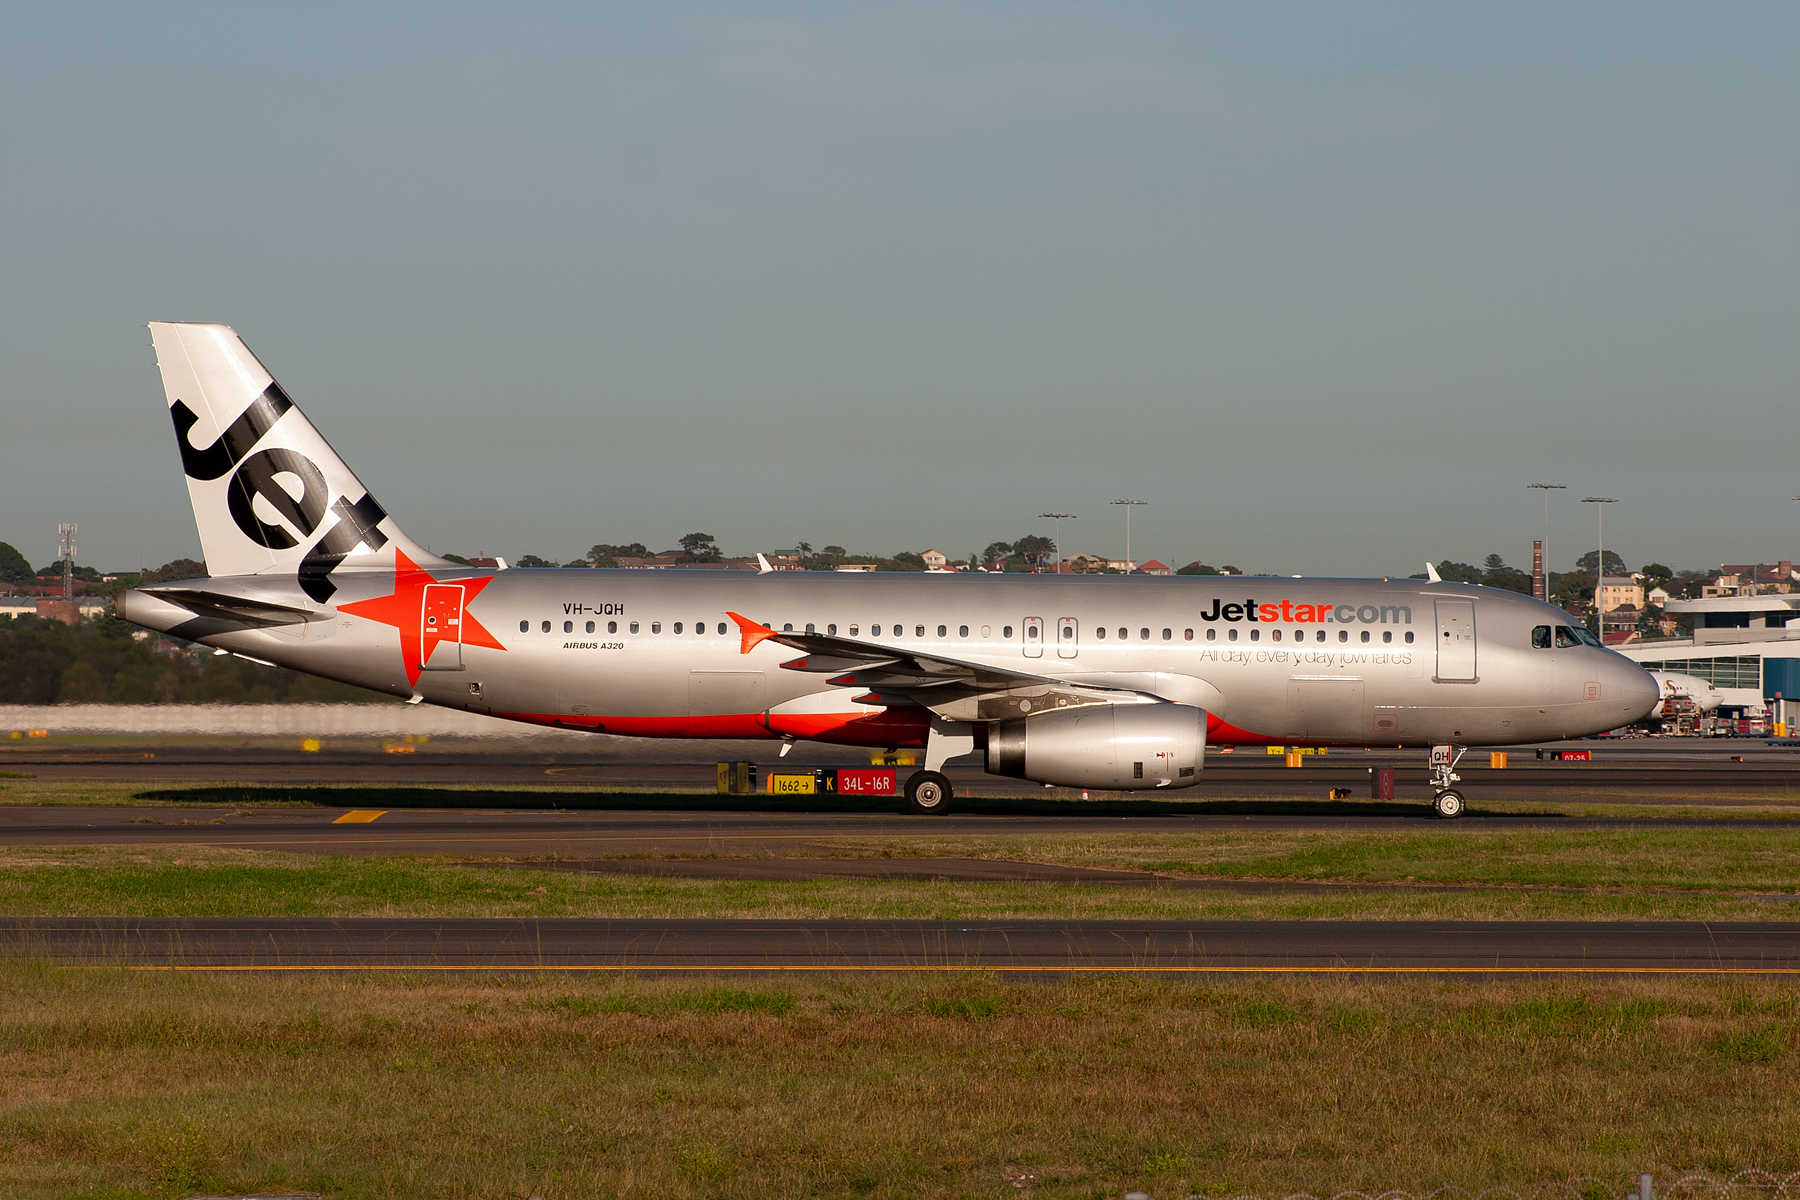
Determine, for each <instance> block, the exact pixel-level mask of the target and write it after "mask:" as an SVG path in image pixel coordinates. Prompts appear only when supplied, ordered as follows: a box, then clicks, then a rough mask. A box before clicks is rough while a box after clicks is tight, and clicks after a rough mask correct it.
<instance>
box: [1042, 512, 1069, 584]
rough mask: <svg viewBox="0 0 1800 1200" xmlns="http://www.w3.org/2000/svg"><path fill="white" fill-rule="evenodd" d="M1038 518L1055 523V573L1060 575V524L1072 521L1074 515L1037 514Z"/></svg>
mask: <svg viewBox="0 0 1800 1200" xmlns="http://www.w3.org/2000/svg"><path fill="white" fill-rule="evenodd" d="M1038 516H1040V517H1050V518H1052V519H1053V520H1055V522H1056V573H1057V574H1058V575H1061V574H1062V523H1063V521H1064V520H1065V519H1067V520H1070V521H1073V520H1074V519H1075V514H1074V513H1039V514H1038Z"/></svg>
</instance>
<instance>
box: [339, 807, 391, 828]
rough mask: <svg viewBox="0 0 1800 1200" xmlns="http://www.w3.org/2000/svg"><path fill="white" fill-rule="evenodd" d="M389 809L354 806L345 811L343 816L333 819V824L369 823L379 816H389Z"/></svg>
mask: <svg viewBox="0 0 1800 1200" xmlns="http://www.w3.org/2000/svg"><path fill="white" fill-rule="evenodd" d="M387 811H388V810H387V809H385V808H353V809H351V810H350V811H349V812H347V813H345V814H344V815H343V816H341V817H339V818H338V819H337V820H335V821H333V822H332V824H333V825H367V824H368V823H369V822H370V821H373V820H375V819H376V818H377V817H385V816H387Z"/></svg>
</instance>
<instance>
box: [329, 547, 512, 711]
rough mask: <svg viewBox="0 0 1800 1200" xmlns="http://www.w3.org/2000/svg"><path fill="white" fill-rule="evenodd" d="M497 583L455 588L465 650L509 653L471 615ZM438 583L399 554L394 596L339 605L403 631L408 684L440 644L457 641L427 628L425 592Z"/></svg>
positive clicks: (461, 582)
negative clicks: (478, 599) (459, 595)
mask: <svg viewBox="0 0 1800 1200" xmlns="http://www.w3.org/2000/svg"><path fill="white" fill-rule="evenodd" d="M493 581H494V577H493V576H492V575H488V576H485V577H483V578H481V579H458V580H456V581H455V583H454V586H456V587H460V588H462V589H463V601H462V626H461V629H462V644H463V645H465V646H485V647H487V648H488V649H489V650H504V649H506V647H505V646H502V645H501V644H500V643H499V642H497V641H495V640H494V635H493V634H491V633H489V632H488V631H487V630H486V629H484V628H482V625H481V622H480V621H478V620H476V619H475V617H474V615H473V614H471V613H470V612H469V605H470V604H471V603H472V602H473V601H474V599H475V597H477V596H479V595H480V594H481V592H482V589H483V588H485V587H487V585H488V584H490V583H492V582H493ZM437 582H438V581H437V578H436V577H435V576H433V575H432V574H431V572H429V571H426V570H424V569H422V568H421V567H420V566H419V565H418V564H417V563H415V562H413V560H412V559H410V558H408V557H406V552H405V551H403V550H395V551H394V593H393V595H391V596H377V597H375V598H374V599H372V600H358V601H356V602H354V603H352V604H340V605H338V611H339V612H346V613H351V614H352V615H354V616H358V617H365V618H367V619H368V620H371V621H379V622H381V624H383V625H392V626H393V627H394V628H395V629H398V630H399V631H400V659H401V662H402V663H404V664H405V666H406V682H407V683H408V684H416V683H418V682H419V673H420V671H421V670H422V669H423V668H424V665H425V664H426V663H427V662H430V661H431V654H432V651H434V650H436V649H437V648H438V644H439V643H440V642H446V641H455V640H456V639H455V635H454V634H453V633H452V632H451V631H450V630H448V629H445V628H443V627H442V626H441V625H440V626H430V625H427V624H426V621H425V589H426V588H427V587H430V586H431V585H432V584H435V583H437Z"/></svg>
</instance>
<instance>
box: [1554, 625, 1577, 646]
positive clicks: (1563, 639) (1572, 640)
mask: <svg viewBox="0 0 1800 1200" xmlns="http://www.w3.org/2000/svg"><path fill="white" fill-rule="evenodd" d="M1579 645H1581V639H1580V638H1578V637H1576V636H1575V631H1574V630H1573V629H1570V628H1569V627H1568V626H1567V625H1558V626H1557V627H1556V648H1557V649H1558V650H1561V649H1564V648H1566V647H1569V646H1579Z"/></svg>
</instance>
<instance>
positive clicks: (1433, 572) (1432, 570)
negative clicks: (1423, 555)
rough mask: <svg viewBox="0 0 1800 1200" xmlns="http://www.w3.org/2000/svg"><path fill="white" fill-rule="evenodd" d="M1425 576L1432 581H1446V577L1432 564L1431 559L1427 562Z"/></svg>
mask: <svg viewBox="0 0 1800 1200" xmlns="http://www.w3.org/2000/svg"><path fill="white" fill-rule="evenodd" d="M1425 578H1426V580H1427V581H1429V582H1431V583H1442V582H1444V577H1443V576H1442V575H1439V574H1438V573H1437V568H1436V567H1434V566H1432V565H1431V563H1430V561H1429V560H1427V561H1426V563H1425Z"/></svg>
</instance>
